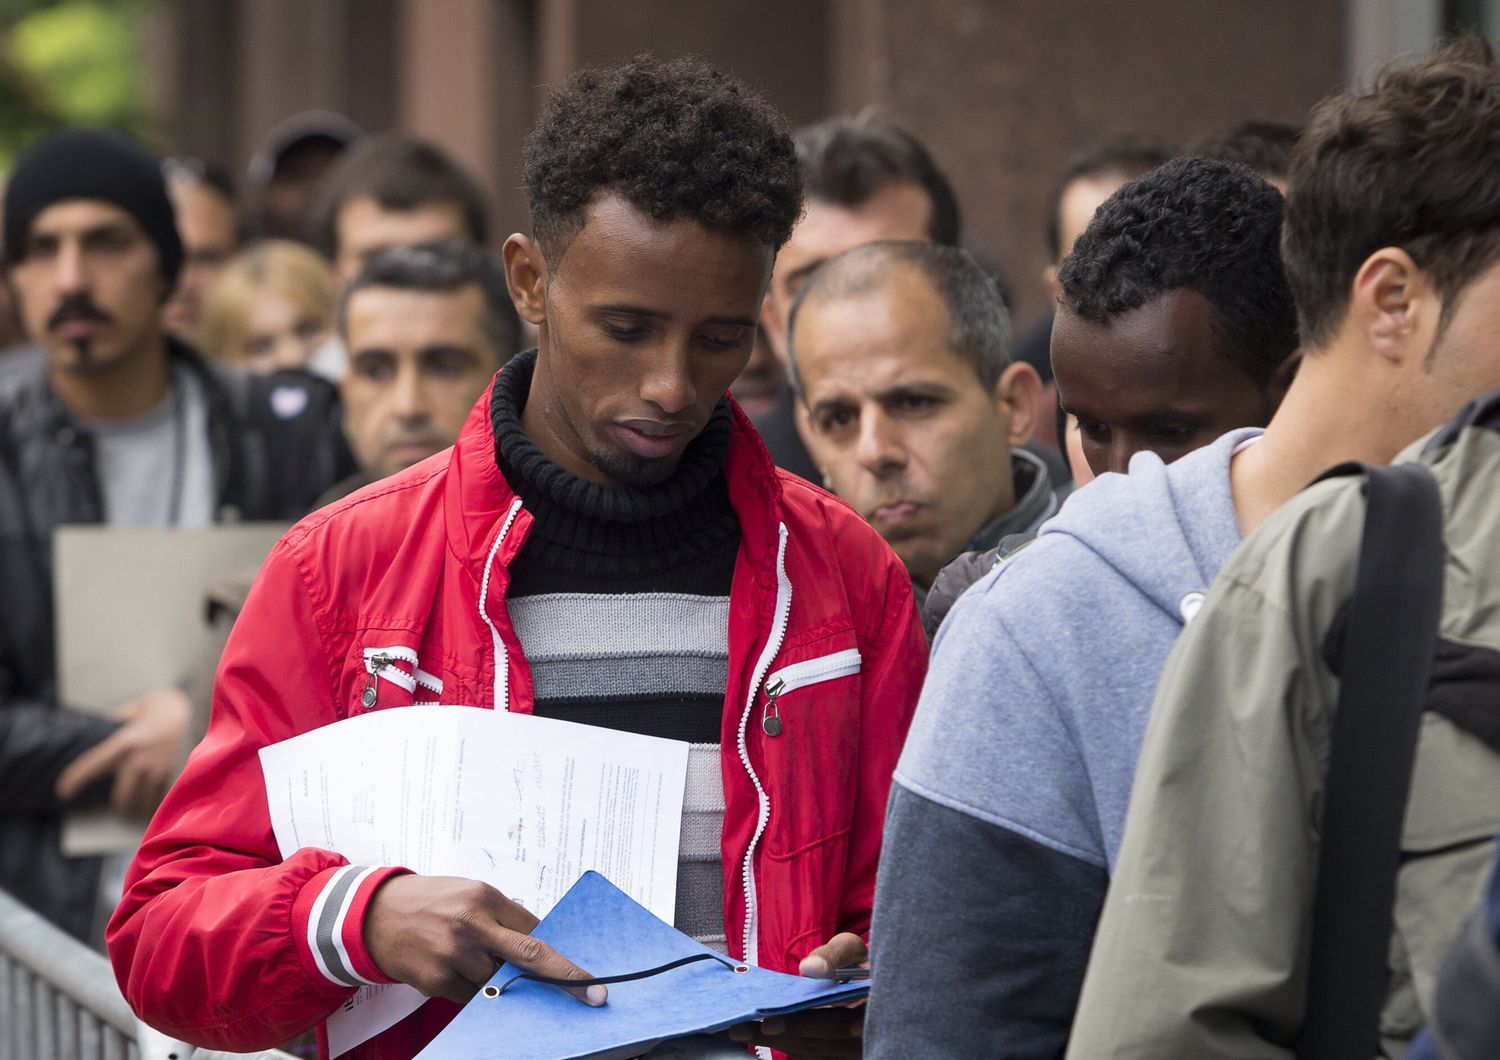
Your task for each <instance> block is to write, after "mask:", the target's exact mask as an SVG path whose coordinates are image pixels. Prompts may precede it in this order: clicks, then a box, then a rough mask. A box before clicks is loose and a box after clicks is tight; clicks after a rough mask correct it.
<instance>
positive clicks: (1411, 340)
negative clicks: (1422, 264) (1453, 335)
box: [1349, 247, 1443, 365]
mask: <svg viewBox="0 0 1500 1060" xmlns="http://www.w3.org/2000/svg"><path fill="white" fill-rule="evenodd" d="M1442 311H1443V306H1442V301H1441V300H1440V299H1439V298H1438V296H1437V291H1436V289H1434V287H1433V286H1432V281H1431V280H1430V279H1429V278H1428V276H1427V274H1426V273H1424V272H1423V271H1422V270H1421V269H1420V268H1418V267H1417V263H1416V262H1415V261H1413V260H1412V257H1411V255H1410V254H1408V253H1407V252H1406V251H1404V250H1402V249H1401V248H1400V247H1382V248H1381V249H1379V250H1377V251H1375V253H1373V254H1371V255H1370V256H1369V257H1368V258H1366V259H1365V262H1364V264H1363V265H1361V266H1360V267H1359V272H1357V273H1356V274H1355V276H1354V286H1353V289H1352V293H1351V294H1350V299H1349V318H1350V323H1351V324H1352V325H1353V326H1354V327H1355V328H1356V329H1357V330H1358V332H1359V334H1361V335H1362V336H1363V338H1364V340H1365V342H1366V343H1367V344H1368V345H1369V347H1370V348H1371V349H1372V350H1373V351H1374V352H1375V353H1376V355H1377V356H1379V357H1381V358H1382V359H1384V360H1386V361H1389V362H1390V363H1392V364H1393V365H1406V364H1411V363H1413V362H1415V363H1418V364H1420V363H1422V362H1423V361H1425V360H1426V358H1427V352H1428V351H1429V350H1430V349H1431V348H1432V342H1433V339H1434V338H1436V336H1437V327H1438V321H1439V318H1440V317H1441V316H1442Z"/></svg>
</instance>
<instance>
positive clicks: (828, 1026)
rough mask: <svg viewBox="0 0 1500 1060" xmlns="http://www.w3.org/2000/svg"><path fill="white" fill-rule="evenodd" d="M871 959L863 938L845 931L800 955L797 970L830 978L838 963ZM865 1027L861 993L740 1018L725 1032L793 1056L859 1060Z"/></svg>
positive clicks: (737, 1039)
mask: <svg viewBox="0 0 1500 1060" xmlns="http://www.w3.org/2000/svg"><path fill="white" fill-rule="evenodd" d="M869 963H870V950H869V948H868V947H867V946H866V945H865V940H864V939H862V938H860V937H859V936H858V935H855V934H852V933H850V932H847V931H845V932H841V933H839V934H837V935H835V936H834V937H833V938H831V939H829V940H828V941H827V942H825V943H823V945H821V946H819V947H818V948H817V949H815V950H813V951H812V952H811V953H809V954H808V955H807V956H806V957H804V958H803V959H802V965H801V967H800V968H798V971H799V972H800V973H801V974H802V975H805V976H807V977H809V978H811V979H833V978H834V977H835V972H837V970H838V969H840V968H848V967H850V966H851V965H857V966H860V967H868V966H869ZM864 1032H865V1002H864V999H863V998H861V999H860V1000H858V1001H853V1002H848V1003H845V1004H842V1005H833V1006H830V1007H828V1008H817V1009H812V1010H810V1011H807V1012H796V1013H792V1014H791V1015H788V1016H778V1017H775V1018H773V1019H768V1020H762V1021H761V1022H759V1023H741V1024H740V1025H739V1026H737V1027H731V1028H729V1030H728V1031H726V1032H725V1033H726V1034H727V1035H728V1036H729V1039H730V1040H731V1041H734V1042H743V1043H746V1044H751V1045H764V1046H769V1047H770V1048H772V1049H779V1050H780V1051H781V1052H784V1053H786V1054H788V1055H789V1056H792V1057H794V1058H796V1060H824V1058H827V1060H845V1058H854V1060H857V1058H858V1057H859V1056H860V1053H861V1051H862V1050H863V1048H864Z"/></svg>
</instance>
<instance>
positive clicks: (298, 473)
mask: <svg viewBox="0 0 1500 1060" xmlns="http://www.w3.org/2000/svg"><path fill="white" fill-rule="evenodd" d="M4 225H5V233H4V245H5V261H4V266H5V271H6V276H7V280H8V282H9V284H10V286H11V288H12V289H13V290H14V291H15V293H16V297H17V301H18V304H19V307H20V311H21V316H22V319H23V320H24V321H25V324H26V326H27V330H28V331H29V332H30V333H31V335H32V337H33V338H34V340H35V341H36V342H37V343H38V344H39V345H40V346H41V347H42V348H43V349H44V351H45V357H44V358H43V359H42V360H41V361H39V362H36V363H34V364H28V365H26V366H23V367H17V368H16V369H15V370H14V371H12V372H8V373H6V374H5V376H4V378H3V380H0V498H3V503H0V584H4V586H5V594H6V608H5V612H4V617H3V620H0V778H3V780H0V804H3V805H4V807H5V811H4V813H5V817H4V820H3V821H0V886H3V887H4V888H5V889H6V890H8V891H10V892H11V893H13V894H15V895H17V896H18V897H20V898H21V899H22V900H23V901H26V902H28V903H30V904H32V905H34V906H35V907H36V908H37V909H39V910H41V911H42V912H43V913H45V914H46V915H48V916H50V917H52V918H53V919H54V920H56V921H58V922H59V923H60V924H61V925H62V926H64V927H66V928H67V929H68V930H70V931H72V932H74V933H75V934H78V935H87V933H88V931H89V930H90V921H91V919H92V915H93V910H94V890H95V888H96V885H97V879H98V868H99V863H98V860H97V859H67V858H64V857H63V856H62V853H61V851H60V849H59V847H58V827H59V822H60V819H61V814H62V811H63V810H64V809H65V808H67V807H69V806H73V805H81V804H88V803H94V804H97V803H100V802H103V801H105V799H106V798H108V799H110V800H111V801H112V802H113V804H114V805H115V807H116V808H117V809H120V810H125V811H132V812H136V813H149V812H150V811H151V810H152V809H154V808H155V806H156V803H157V801H158V800H159V799H160V797H161V794H162V792H163V790H164V788H165V785H166V783H167V781H168V780H169V779H170V777H171V775H172V772H173V770H174V769H175V767H176V764H177V759H178V757H179V755H180V753H181V751H182V750H183V748H182V747H181V746H180V745H181V743H182V740H183V735H184V732H185V729H186V725H187V721H188V713H189V708H188V704H187V699H186V697H185V696H184V694H183V693H182V692H181V691H179V690H177V689H169V690H163V691H161V692H157V693H153V694H150V695H146V696H143V697H141V698H139V699H136V700H133V701H131V702H129V703H126V704H124V705H123V706H122V707H121V708H120V709H119V711H117V714H116V717H115V718H113V719H110V718H101V717H95V716H93V715H89V714H84V713H81V712H77V711H73V710H68V709H66V707H65V706H64V705H63V704H60V703H59V702H58V700H57V688H56V675H55V673H54V670H53V642H52V554H51V540H52V531H53V529H54V528H55V527H57V526H59V525H62V524H69V523H104V524H107V525H109V526H116V527H126V526H158V527H160V526H185V527H202V526H208V525H209V524H211V523H214V522H218V521H221V520H223V521H232V520H237V519H290V518H294V517H295V516H297V515H299V514H301V513H302V512H304V511H306V510H307V506H308V505H309V504H311V503H312V501H313V499H314V498H315V497H317V495H318V494H319V493H320V492H322V491H323V490H324V489H326V488H328V486H329V485H330V484H331V483H333V482H334V481H336V480H337V479H338V478H340V477H342V476H343V475H346V474H348V473H349V471H350V470H351V469H352V466H353V465H352V461H351V460H350V459H349V455H348V450H347V448H346V447H345V445H344V443H343V439H342V436H341V435H340V434H339V430H338V413H337V403H336V396H335V394H334V392H333V390H332V388H331V387H328V386H327V385H325V384H323V383H321V382H319V381H317V380H314V379H311V378H308V377H306V376H303V375H301V374H282V375H278V376H271V377H260V378H257V377H252V376H245V375H242V374H239V373H237V372H235V371H233V370H231V369H227V368H222V367H219V366H210V365H208V364H206V363H205V362H204V361H203V360H202V359H201V358H200V357H199V356H198V355H197V354H196V353H195V352H193V351H192V350H191V349H190V348H188V347H187V346H186V345H184V344H183V343H182V342H180V341H178V340H176V339H173V338H170V337H168V336H167V335H166V334H165V333H164V331H163V326H162V320H161V308H162V303H163V302H164V301H165V300H166V298H167V296H168V295H169V294H170V293H171V291H172V289H173V285H174V283H175V282H176V279H177V275H178V271H179V269H180V268H181V265H182V260H183V246H182V241H181V240H180V238H179V237H178V233H177V227H176V225H175V224H174V220H173V212H172V204H171V201H170V200H169V198H168V196H167V189H166V185H165V183H164V181H163V179H162V175H161V169H160V166H159V164H158V162H157V160H156V159H155V158H153V157H152V156H151V155H150V154H149V153H147V152H146V151H145V150H143V149H142V148H141V147H140V146H139V145H138V144H136V143H135V142H134V141H132V140H130V139H129V138H127V137H125V136H122V135H119V134H116V133H107V132H100V131H96V130H89V129H74V130H68V131H64V132H61V133H57V134H55V135H53V136H49V137H47V138H45V139H42V140H40V141H38V142H37V143H36V144H34V145H32V146H31V147H30V148H29V149H28V150H27V152H26V153H25V154H24V155H22V157H21V159H20V161H19V162H18V163H17V165H16V169H15V172H14V173H13V174H12V176H11V180H10V185H9V188H8V192H7V195H6V198H5V215H4Z"/></svg>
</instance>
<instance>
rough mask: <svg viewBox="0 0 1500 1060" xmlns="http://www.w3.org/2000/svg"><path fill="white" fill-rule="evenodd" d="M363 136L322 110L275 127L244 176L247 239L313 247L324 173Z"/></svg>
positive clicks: (345, 121)
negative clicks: (314, 221) (315, 213)
mask: <svg viewBox="0 0 1500 1060" xmlns="http://www.w3.org/2000/svg"><path fill="white" fill-rule="evenodd" d="M363 135H364V131H363V130H362V129H360V127H359V126H358V125H356V124H354V122H352V121H350V120H349V119H348V118H346V117H344V116H343V115H342V114H335V113H333V112H332V111H326V110H308V111H302V112H301V113H299V114H293V115H292V116H291V117H289V118H287V119H285V120H284V121H281V122H279V123H277V125H276V126H275V127H274V128H273V129H272V130H271V131H270V132H268V133H267V134H266V137H265V140H264V141H263V142H262V143H261V145H260V146H259V147H258V148H256V151H255V154H253V155H252V156H251V157H250V165H249V167H248V168H247V169H246V172H245V191H246V194H245V198H246V202H247V205H248V207H249V210H248V213H249V228H250V235H251V237H252V238H255V239H295V240H297V241H298V242H300V243H309V242H312V238H313V237H312V227H313V226H312V217H313V211H314V208H315V206H316V205H317V201H318V195H319V193H320V192H321V190H322V188H323V184H324V182H325V181H326V180H327V179H328V174H329V171H330V170H331V169H332V168H333V166H334V165H335V164H336V163H337V162H338V159H339V156H341V155H342V154H343V153H344V152H345V151H347V150H348V149H349V147H350V145H351V144H354V143H357V142H358V141H359V139H360V138H361V137H362V136H363Z"/></svg>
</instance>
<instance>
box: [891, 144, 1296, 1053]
mask: <svg viewBox="0 0 1500 1060" xmlns="http://www.w3.org/2000/svg"><path fill="white" fill-rule="evenodd" d="M1281 218H1282V200H1281V196H1280V195H1279V194H1278V193H1277V192H1276V191H1275V190H1274V189H1273V188H1271V187H1270V186H1269V185H1268V184H1266V183H1265V182H1264V181H1262V180H1260V179H1259V178H1258V177H1256V176H1255V175H1254V174H1253V173H1251V171H1250V170H1248V169H1246V168H1244V167H1242V166H1236V165H1232V164H1228V163H1222V162H1210V161H1205V160H1200V159H1195V160H1182V161H1179V162H1174V163H1169V164H1168V165H1167V166H1164V167H1162V168H1160V169H1157V170H1155V171H1153V172H1152V173H1150V174H1147V175H1146V176H1145V177H1143V178H1141V179H1140V180H1138V181H1135V182H1133V183H1131V184H1127V185H1126V186H1125V187H1123V188H1121V189H1120V190H1119V191H1118V192H1116V193H1115V195H1114V196H1112V197H1111V198H1110V199H1109V200H1108V201H1107V202H1106V203H1105V204H1104V206H1102V207H1101V208H1100V210H1099V212H1098V213H1097V214H1096V215H1095V218H1094V220H1093V222H1092V223H1091V224H1090V225H1089V227H1088V229H1087V230H1086V231H1085V232H1084V234H1083V236H1082V237H1081V238H1080V239H1079V240H1078V243H1077V245H1076V246H1075V248H1074V251H1073V253H1072V254H1071V255H1070V256H1069V258H1068V260H1067V261H1066V262H1065V263H1064V265H1063V268H1062V272H1061V276H1060V279H1061V283H1062V288H1063V294H1062V298H1061V300H1060V303H1059V312H1058V323H1057V326H1056V329H1055V331H1054V339H1053V342H1054V353H1056V352H1057V351H1058V350H1059V343H1065V342H1068V341H1070V340H1069V335H1070V332H1071V333H1076V335H1075V337H1076V338H1077V339H1078V340H1079V341H1078V342H1077V343H1076V344H1075V346H1074V348H1071V349H1069V350H1068V354H1069V358H1068V359H1069V360H1070V361H1073V362H1076V363H1071V364H1069V365H1066V366H1063V365H1060V367H1067V368H1068V369H1069V372H1068V373H1064V372H1061V371H1060V372H1059V376H1058V378H1059V384H1060V391H1061V394H1062V397H1063V400H1064V402H1065V404H1067V406H1068V407H1069V408H1073V409H1075V410H1076V411H1077V412H1079V413H1080V419H1081V421H1082V422H1083V423H1084V425H1085V426H1087V428H1088V429H1089V431H1090V435H1089V439H1090V440H1091V441H1095V442H1097V443H1099V446H1100V449H1101V455H1104V456H1105V458H1106V459H1107V460H1108V461H1109V462H1110V463H1114V462H1115V461H1116V460H1117V459H1119V457H1118V455H1117V454H1118V453H1119V452H1120V451H1122V450H1123V449H1124V448H1129V449H1131V450H1132V451H1134V452H1135V453H1136V454H1137V455H1135V457H1134V459H1133V460H1131V461H1130V464H1129V468H1130V474H1129V475H1118V474H1106V475H1103V476H1101V477H1100V478H1099V479H1097V480H1096V481H1095V482H1094V483H1093V484H1091V485H1089V486H1087V487H1086V488H1084V489H1082V490H1080V491H1079V492H1078V493H1076V494H1074V496H1073V497H1072V498H1070V499H1069V501H1068V502H1067V504H1066V505H1064V507H1063V510H1062V512H1061V513H1060V514H1059V515H1058V516H1057V517H1055V518H1054V519H1053V520H1052V521H1051V522H1050V523H1048V524H1047V525H1046V526H1045V527H1044V528H1043V529H1042V531H1041V533H1040V535H1039V536H1038V537H1037V539H1036V540H1035V541H1034V542H1032V543H1031V544H1030V545H1028V546H1027V547H1025V548H1024V549H1022V550H1021V551H1020V552H1018V553H1016V554H1015V555H1014V556H1013V557H1012V558H1011V559H1009V560H1006V561H1005V562H1004V563H1003V564H1002V565H1001V566H1000V567H998V568H997V569H996V570H994V571H993V572H991V573H990V574H989V575H987V576H986V577H985V578H983V579H981V581H980V582H979V583H978V584H976V585H975V587H974V588H973V589H972V590H971V591H970V592H969V593H967V594H966V595H965V596H964V597H963V598H962V599H961V600H960V601H959V602H958V604H957V605H956V607H955V608H954V610H953V612H952V614H951V615H950V616H949V619H948V621H947V622H946V623H945V624H944V625H943V628H942V630H941V632H940V633H939V635H938V639H937V642H936V647H935V650H934V655H933V661H932V667H931V669H930V671H929V674H928V679H927V684H926V686H925V687H924V689H923V692H922V699H921V704H920V706H919V708H918V712H917V719H916V722H915V723H914V726H913V728H912V731H911V735H910V736H909V738H908V742H907V745H906V749H905V751H904V752H903V754H902V758H901V762H900V766H899V767H898V769H897V772H896V784H895V786H894V788H893V789H892V794H891V804H890V811H889V816H888V819H887V824H886V837H885V844H884V853H883V855H882V861H881V866H880V877H879V881H878V883H877V891H876V907H875V922H874V925H873V928H872V933H871V950H872V953H873V955H874V961H875V980H874V992H873V994H872V997H871V1006H870V1014H869V1021H868V1023H867V1024H866V1055H867V1056H874V1057H897V1056H901V1057H905V1056H922V1057H945V1056H953V1057H968V1056H979V1055H984V1056H1005V1057H1030V1056H1037V1057H1040V1056H1056V1055H1059V1054H1060V1053H1061V1052H1062V1049H1063V1047H1064V1044H1065V1042H1066V1040H1067V1035H1068V1026H1069V1023H1070V1021H1071V1018H1072V1013H1073V1008H1074V1005H1075V1003H1076V1000H1077V996H1078V990H1079V986H1080V984H1081V982H1082V979H1083V972H1084V966H1085V961H1086V960H1087V957H1088V951H1089V943H1090V940H1091V938H1092V936H1093V931H1094V924H1095V921H1096V920H1097V917H1098V913H1099V908H1100V904H1101V903H1102V901H1103V898H1104V890H1105V885H1106V883H1107V881H1108V873H1109V865H1110V864H1111V862H1112V860H1113V858H1114V855H1115V852H1116V851H1117V850H1118V847H1119V842H1120V831H1121V827H1122V824H1123V822H1124V818H1125V804H1126V800H1127V798H1128V796H1129V792H1130V781H1131V774H1132V771H1133V769H1134V765H1135V756H1136V749H1137V748H1138V746H1139V744H1140V739H1141V732H1142V730H1143V729H1144V727H1145V718H1146V714H1147V711H1148V709H1149V707H1150V705H1151V696H1152V692H1153V690H1154V689H1155V686H1156V679H1157V675H1158V674H1159V673H1160V671H1161V667H1162V664H1163V662H1164V661H1165V659H1166V656H1167V653H1168V651H1169V650H1170V649H1171V646H1172V643H1173V641H1174V640H1176V638H1177V635H1178V633H1179V632H1180V631H1181V629H1182V625H1183V622H1184V621H1185V620H1186V619H1187V618H1188V617H1190V616H1191V615H1192V613H1193V610H1194V608H1195V607H1196V606H1197V605H1198V604H1199V603H1201V601H1202V598H1203V592H1204V590H1205V589H1206V588H1207V586H1208V583H1209V581H1210V580H1211V579H1212V578H1213V575H1214V574H1215V572H1216V571H1217V570H1218V569H1219V567H1220V566H1221V565H1222V564H1223V563H1224V561H1225V560H1226V559H1227V558H1228V557H1229V554H1230V553H1231V552H1232V551H1233V550H1234V548H1235V546H1236V545H1238V544H1239V541H1240V527H1239V525H1238V522H1237V518H1236V513H1235V506H1234V502H1233V499H1232V497H1231V495H1230V485H1229V464H1230V460H1231V457H1232V455H1233V454H1234V453H1235V452H1236V451H1237V450H1239V449H1240V448H1242V447H1244V446H1246V445H1249V444H1251V443H1252V442H1253V441H1254V440H1255V439H1256V438H1257V437H1258V436H1259V435H1260V431H1259V430H1258V429H1257V428H1256V427H1254V426H1249V425H1253V424H1259V423H1264V422H1265V419H1266V418H1268V417H1269V416H1270V414H1271V413H1272V411H1274V409H1275V407H1276V404H1277V401H1278V399H1279V397H1280V393H1281V389H1282V388H1281V379H1282V378H1283V375H1284V372H1283V370H1282V369H1283V366H1284V365H1285V364H1286V363H1287V362H1288V359H1289V358H1290V356H1291V354H1292V353H1293V350H1294V348H1295V346H1296V343H1297V337H1296V325H1295V311H1294V308H1293V305H1292V300H1291V294H1290V292H1289V290H1288V289H1287V285H1286V279H1285V275H1284V273H1283V271H1282V268H1281V258H1280V253H1279V249H1278V240H1279V233H1280V228H1281ZM1065 375H1066V376H1067V378H1065ZM1235 426H1240V427H1241V429H1239V430H1230V431H1229V433H1227V434H1224V435H1223V436H1222V437H1220V438H1219V440H1218V441H1217V442H1213V444H1206V443H1208V442H1209V441H1210V440H1211V439H1213V438H1214V437H1217V436H1218V435H1220V434H1221V433H1222V432H1223V431H1224V430H1226V429H1228V428H1231V427H1235ZM1122 435H1123V436H1124V438H1123V439H1122V438H1121V437H1118V436H1122ZM1122 441H1125V442H1126V443H1127V444H1126V445H1124V446H1122V445H1121V444H1120V443H1121V442H1122ZM1195 447H1201V448H1197V449H1196V451H1195V452H1192V453H1190V454H1189V455H1186V456H1183V453H1185V452H1187V450H1189V449H1193V448H1195ZM1158 451H1159V452H1160V454H1161V455H1158ZM1177 457H1182V458H1181V459H1176V458H1177ZM1167 460H1172V461H1175V462H1172V463H1171V464H1170V465H1169V464H1167V463H1165V462H1164V461H1167ZM1313 470H1314V471H1316V470H1317V469H1316V468H1315V469H1313ZM1311 473H1312V472H1309V477H1311Z"/></svg>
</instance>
